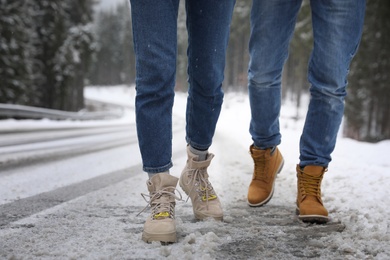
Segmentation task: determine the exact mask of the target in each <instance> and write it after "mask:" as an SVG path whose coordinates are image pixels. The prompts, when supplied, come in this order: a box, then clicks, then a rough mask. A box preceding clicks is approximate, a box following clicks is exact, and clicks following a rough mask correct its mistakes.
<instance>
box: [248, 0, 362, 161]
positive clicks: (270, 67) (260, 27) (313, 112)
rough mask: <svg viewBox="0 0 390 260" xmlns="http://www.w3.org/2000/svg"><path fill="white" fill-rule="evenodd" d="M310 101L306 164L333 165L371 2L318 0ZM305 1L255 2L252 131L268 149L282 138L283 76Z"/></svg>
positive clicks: (303, 154)
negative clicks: (351, 69) (349, 78)
mask: <svg viewBox="0 0 390 260" xmlns="http://www.w3.org/2000/svg"><path fill="white" fill-rule="evenodd" d="M310 3H311V9H312V25H313V38H314V46H313V50H312V54H311V58H310V61H309V66H308V80H309V82H310V83H311V87H310V94H311V99H310V105H309V110H308V113H307V117H306V121H305V126H304V129H303V132H302V136H301V141H300V163H299V164H300V166H301V167H304V166H306V165H318V166H323V167H327V166H328V164H329V162H330V161H331V156H330V155H331V153H332V151H333V150H334V147H335V143H336V137H337V132H338V130H339V126H340V123H341V119H342V116H343V113H344V98H345V96H346V85H347V74H348V70H349V65H350V62H351V60H352V57H353V56H354V55H355V52H356V50H357V47H358V45H359V41H360V38H361V33H362V27H363V20H364V11H365V0H313V1H311V2H310ZM301 4H302V0H275V1H267V0H254V1H253V7H252V14H251V38H250V44H249V52H250V64H249V74H248V79H249V96H250V102H251V111H252V119H251V123H250V133H251V135H252V139H253V142H254V144H255V146H257V147H259V148H262V149H265V148H269V147H272V146H277V145H279V144H280V142H281V134H280V131H279V111H280V105H281V77H282V69H283V65H284V63H285V60H286V58H287V56H288V47H289V43H290V40H291V37H292V34H293V31H294V27H295V22H296V18H297V14H298V11H299V9H300V7H301Z"/></svg>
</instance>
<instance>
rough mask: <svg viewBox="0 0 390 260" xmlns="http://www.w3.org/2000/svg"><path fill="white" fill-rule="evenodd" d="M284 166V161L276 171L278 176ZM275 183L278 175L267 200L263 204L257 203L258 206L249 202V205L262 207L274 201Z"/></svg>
mask: <svg viewBox="0 0 390 260" xmlns="http://www.w3.org/2000/svg"><path fill="white" fill-rule="evenodd" d="M283 166H284V160H283V161H282V163H281V164H280V166H279V168H278V170H277V171H276V174H279V173H280V172H281V171H282V169H283ZM275 181H276V175H275V179H274V183H273V184H272V190H271V193H270V195H269V196H268V197H267V198H266V199H265V200H263V201H262V202H259V203H256V204H253V203H250V202H249V201H247V203H248V205H249V206H251V207H261V206H263V205H264V204H267V203H268V202H269V201H270V200H271V199H272V196H273V195H274V188H275Z"/></svg>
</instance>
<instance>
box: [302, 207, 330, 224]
mask: <svg viewBox="0 0 390 260" xmlns="http://www.w3.org/2000/svg"><path fill="white" fill-rule="evenodd" d="M295 212H296V214H297V215H298V219H299V220H301V221H302V222H305V223H313V224H326V223H328V222H329V217H328V216H323V215H299V213H300V211H299V209H298V208H297V209H296V210H295Z"/></svg>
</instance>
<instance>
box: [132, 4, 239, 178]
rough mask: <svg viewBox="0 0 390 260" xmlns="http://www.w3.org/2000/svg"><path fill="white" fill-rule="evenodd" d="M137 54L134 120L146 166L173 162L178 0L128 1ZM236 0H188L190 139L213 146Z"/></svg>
mask: <svg viewBox="0 0 390 260" xmlns="http://www.w3.org/2000/svg"><path fill="white" fill-rule="evenodd" d="M130 3H131V13H132V21H133V36H134V37H133V38H134V49H135V54H136V71H137V73H136V92H137V95H136V123H137V134H138V141H139V146H140V151H141V155H142V161H143V170H144V171H146V172H148V173H159V172H164V171H167V170H168V169H169V168H171V167H172V161H171V157H172V106H173V101H174V95H175V94H174V87H175V76H176V75H175V74H176V55H177V16H178V7H179V0H130ZM234 4H235V0H186V13H187V31H188V50H187V54H188V82H189V90H188V102H187V112H186V121H187V126H186V140H187V142H188V144H190V145H191V146H192V147H194V148H196V149H201V150H202V149H203V150H206V149H208V147H209V146H210V145H211V142H212V138H213V136H214V132H215V127H216V123H217V120H218V117H219V114H220V111H221V105H222V101H223V92H222V89H221V87H222V81H223V79H224V68H225V55H226V48H227V44H228V38H229V29H230V22H231V18H232V13H233V7H234Z"/></svg>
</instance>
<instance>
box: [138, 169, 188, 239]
mask: <svg viewBox="0 0 390 260" xmlns="http://www.w3.org/2000/svg"><path fill="white" fill-rule="evenodd" d="M178 180H179V179H178V178H176V177H174V176H171V175H169V174H168V173H159V174H156V175H155V176H153V177H152V178H151V179H150V180H148V181H147V182H146V185H147V186H148V190H149V195H146V194H142V196H143V197H144V199H145V197H150V200H149V201H147V200H146V199H145V200H146V201H147V202H148V206H150V207H151V211H152V213H151V214H150V216H149V217H148V218H147V219H146V221H145V224H144V231H143V233H142V240H144V241H145V242H152V241H161V242H176V240H177V239H176V224H175V204H176V203H175V199H177V200H181V198H179V197H177V196H176V195H175V190H176V185H177V182H178ZM148 206H147V207H148ZM145 209H146V208H145ZM145 209H144V210H145ZM142 211H143V210H142ZM142 211H141V212H142Z"/></svg>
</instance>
